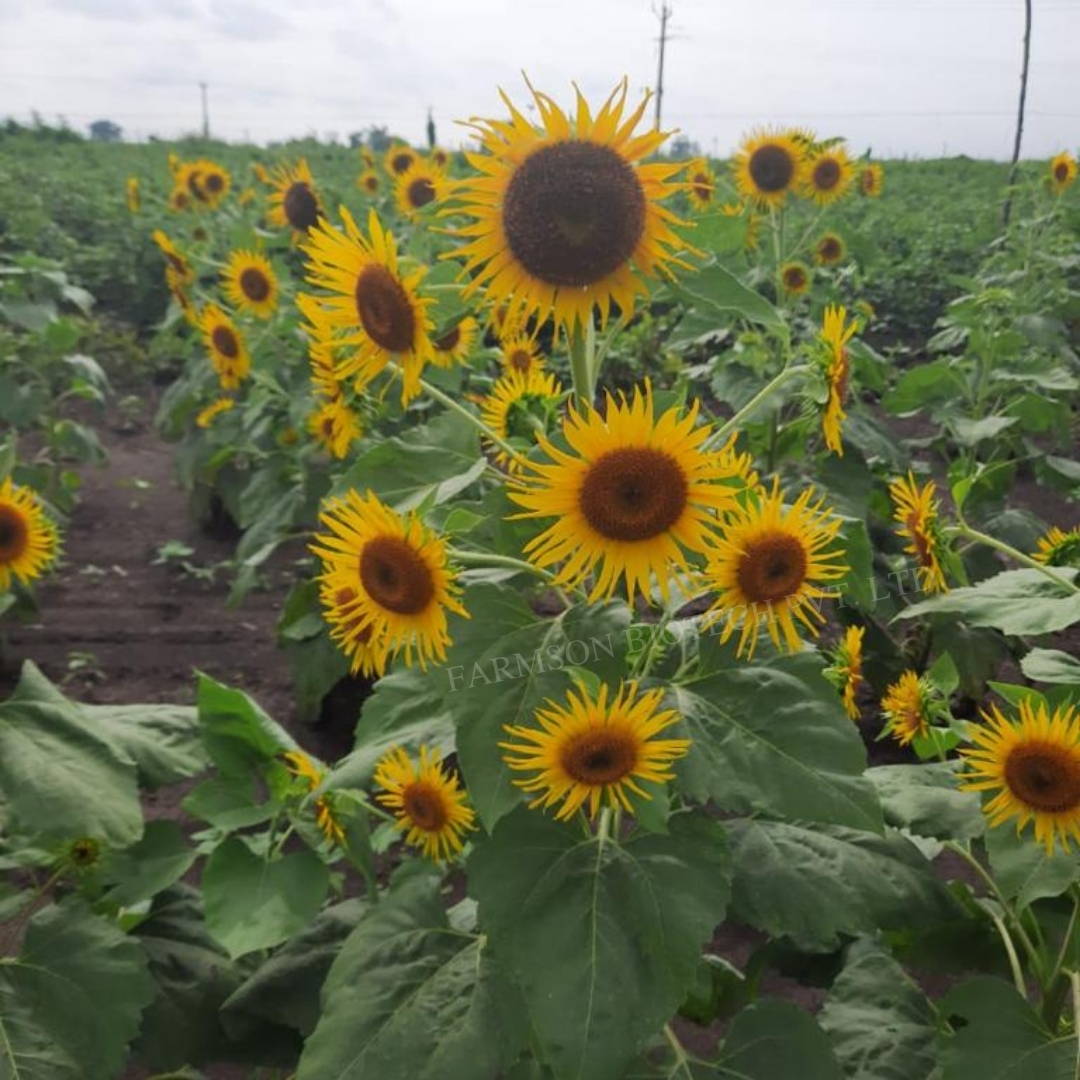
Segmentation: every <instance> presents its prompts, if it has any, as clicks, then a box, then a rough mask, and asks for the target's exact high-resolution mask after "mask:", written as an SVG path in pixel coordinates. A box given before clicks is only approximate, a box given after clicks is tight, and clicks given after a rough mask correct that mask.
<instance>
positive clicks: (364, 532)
mask: <svg viewBox="0 0 1080 1080" xmlns="http://www.w3.org/2000/svg"><path fill="white" fill-rule="evenodd" d="M319 521H320V522H321V524H322V526H323V527H324V529H326V530H328V531H326V532H322V533H319V534H317V535H316V537H315V542H314V544H313V545H312V551H314V552H315V554H316V555H318V556H319V558H320V559H322V563H323V572H322V576H321V579H320V580H322V581H324V582H326V583H327V584H328V591H327V592H325V593H324V598H325V596H326V595H330V592H329V590H333V595H336V594H337V591H338V590H349V593H350V594H351V595H352V599H351V600H350V601H349V603H348V604H347V605H345V606H344V607H342V606H341V605H339V604H337V603H336V602H335V603H334V605H333V606H331V607H329V608H324V617H325V618H326V621H327V622H328V623H329V624H330V625H331V626H332V627H334V626H336V627H339V628H342V631H343V633H345V634H347V639H348V641H354V640H355V641H359V640H360V638H361V637H362V636H363V635H364V634H365V633H366V635H367V640H368V641H376V642H378V643H380V644H381V645H382V646H383V647H384V648H385V654H384V656H383V657H382V658H381V659H382V660H383V661H385V659H386V656H387V655H389V656H397V655H398V654H399V653H402V654H404V657H405V662H406V664H411V663H412V660H413V657H414V656H415V657H416V660H417V662H418V663H419V664H420V666H421V667H425V666H426V664H427V662H428V661H429V660H439V661H443V660H445V659H446V646H447V645H448V644H449V643H450V636H449V634H448V633H447V612H448V611H454V612H457V613H458V614H459V615H465V614H466V612H465V609H464V608H463V607H462V606H461V604H460V602H459V601H458V599H457V597H458V594H459V593H460V589H459V587H458V585H457V582H456V577H455V574H454V573H453V571H452V570H451V569H450V567H449V565H448V562H447V554H446V544H445V543H444V541H443V540H441V539H440V538H439V537H438V536H436V535H435V534H434V533H432V532H431V531H430V530H429V529H428V528H427V527H426V526H425V525H424V523H423V522H422V521H421V520H420V518H419V517H418V516H417V515H416V513H415V512H412V513H410V514H409V515H408V516H407V517H402V516H401V515H400V514H397V513H395V511H393V510H391V509H390V508H389V507H388V506H385V505H383V503H382V502H380V501H379V499H378V497H377V496H376V495H374V494H372V493H371V492H369V493H368V494H367V495H361V494H360V493H359V492H357V491H353V490H350V491H349V492H348V494H347V495H346V497H345V498H344V499H335V500H333V501H331V502H330V503H329V504H328V505H327V506H326V508H325V509H324V510H323V512H322V513H321V514H320V515H319ZM380 674H381V670H380Z"/></svg>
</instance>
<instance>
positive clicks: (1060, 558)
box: [1032, 525, 1080, 566]
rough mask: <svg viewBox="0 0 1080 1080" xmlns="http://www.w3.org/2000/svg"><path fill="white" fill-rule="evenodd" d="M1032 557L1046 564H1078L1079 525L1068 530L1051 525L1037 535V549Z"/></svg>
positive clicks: (1079, 552)
mask: <svg viewBox="0 0 1080 1080" xmlns="http://www.w3.org/2000/svg"><path fill="white" fill-rule="evenodd" d="M1032 558H1033V559H1035V561H1036V562H1041V563H1043V564H1045V565H1046V566H1080V525H1078V526H1076V527H1075V528H1072V529H1069V530H1068V531H1065V530H1062V529H1059V528H1058V527H1057V526H1056V525H1053V526H1051V527H1050V529H1049V530H1048V531H1047V533H1046V535H1045V536H1041V537H1039V550H1038V551H1036V552H1035V554H1034V555H1033V556H1032Z"/></svg>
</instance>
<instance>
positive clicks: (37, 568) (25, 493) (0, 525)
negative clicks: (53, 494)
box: [0, 476, 60, 592]
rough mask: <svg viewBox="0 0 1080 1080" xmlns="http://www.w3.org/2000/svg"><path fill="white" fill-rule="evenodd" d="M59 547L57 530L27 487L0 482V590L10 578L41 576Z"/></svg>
mask: <svg viewBox="0 0 1080 1080" xmlns="http://www.w3.org/2000/svg"><path fill="white" fill-rule="evenodd" d="M59 550H60V534H59V533H58V531H57V529H56V526H55V525H54V524H53V523H52V521H51V520H50V519H49V517H48V515H47V514H46V513H45V511H44V509H43V508H42V506H41V501H40V500H39V499H38V497H37V495H36V494H35V493H34V492H33V491H32V490H31V489H30V488H28V487H21V486H20V485H18V484H14V483H12V480H11V477H10V476H8V477H6V478H5V479H4V481H3V483H2V484H0V591H3V592H6V591H7V590H8V589H10V588H11V583H12V580H17V581H19V582H21V583H22V584H23V585H29V584H30V582H31V581H33V580H35V579H36V578H39V577H41V575H42V574H43V573H45V571H46V570H48V569H49V567H50V566H51V565H52V563H53V562H54V561H55V559H56V556H57V554H58V553H59Z"/></svg>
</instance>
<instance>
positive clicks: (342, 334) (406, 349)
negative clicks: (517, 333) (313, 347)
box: [303, 207, 434, 403]
mask: <svg viewBox="0 0 1080 1080" xmlns="http://www.w3.org/2000/svg"><path fill="white" fill-rule="evenodd" d="M341 217H342V220H343V221H344V223H345V231H344V232H341V231H339V230H338V229H335V228H334V227H333V226H332V225H330V223H329V222H326V221H323V222H320V223H319V225H318V226H317V227H316V228H314V229H312V230H311V232H310V233H309V235H308V238H307V241H306V242H305V243H304V244H303V250H304V251H305V252H306V253H307V255H308V256H309V261H308V263H307V270H308V273H307V280H308V282H309V284H311V285H313V286H314V287H315V288H318V289H323V290H325V292H326V294H325V295H322V296H318V297H307V298H305V301H304V307H303V310H304V313H305V314H306V315H308V317H309V318H310V319H311V320H312V321H313V322H314V323H315V324H316V325H317V326H318V327H319V328H320V331H321V332H322V333H323V335H324V336H325V337H326V338H327V339H332V340H333V343H334V345H335V346H337V347H340V348H345V349H347V350H348V353H347V356H346V358H345V359H344V360H343V361H341V363H340V364H339V365H338V369H337V375H338V377H339V378H348V377H350V376H352V375H355V376H356V378H357V381H358V384H359V385H360V386H366V385H367V384H368V383H370V382H371V381H372V380H373V379H375V378H376V377H377V376H378V375H379V374H381V373H382V371H383V370H384V369H385V368H386V364H387V362H388V361H390V360H394V361H397V362H400V364H401V368H402V393H401V399H402V402H403V403H405V402H407V401H409V400H410V399H411V398H413V397H414V396H415V395H416V394H417V393H419V390H420V376H421V374H422V373H423V370H424V365H425V364H427V363H428V362H430V361H431V360H432V359H433V357H434V348H433V347H432V344H431V333H432V330H433V329H434V326H433V324H432V322H431V318H430V316H429V315H428V308H429V307H430V306H431V304H432V303H433V302H434V301H433V300H431V299H430V298H426V297H422V296H420V294H419V293H418V291H417V290H418V287H419V285H420V282H421V281H423V279H424V275H425V273H426V272H427V271H426V270H425V268H424V267H419V268H417V269H415V270H413V271H412V272H410V273H406V272H404V271H403V270H402V269H401V268H400V267H399V265H398V255H397V245H396V243H395V242H394V238H393V236H391V235H390V233H389V232H388V231H386V230H384V229H383V227H382V225H381V224H380V223H379V217H378V215H377V214H376V213H375V211H374V209H373V210H372V211H371V212H370V214H369V215H368V236H364V235H363V234H362V233H361V232H360V230H359V229H358V228H357V226H356V222H355V221H353V219H352V215H351V214H350V213H349V212H348V210H346V209H345V208H344V207H342V208H341Z"/></svg>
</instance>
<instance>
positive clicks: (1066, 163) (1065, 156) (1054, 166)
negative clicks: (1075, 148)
mask: <svg viewBox="0 0 1080 1080" xmlns="http://www.w3.org/2000/svg"><path fill="white" fill-rule="evenodd" d="M1076 173H1077V165H1076V158H1074V157H1073V156H1072V154H1070V153H1069V152H1068V151H1065V152H1064V153H1061V154H1058V155H1057V157H1055V158H1054V159H1053V160H1052V161H1051V162H1050V176H1049V180H1050V186H1051V187H1052V188H1053V189H1054V191H1055V192H1056V193H1057V194H1058V195H1060V194H1061V193H1062V192H1063V191H1064V190H1065V189H1066V188H1067V187H1068V186H1069V185H1070V184H1071V183H1072V182H1073V181H1074V180H1075V179H1076Z"/></svg>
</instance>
